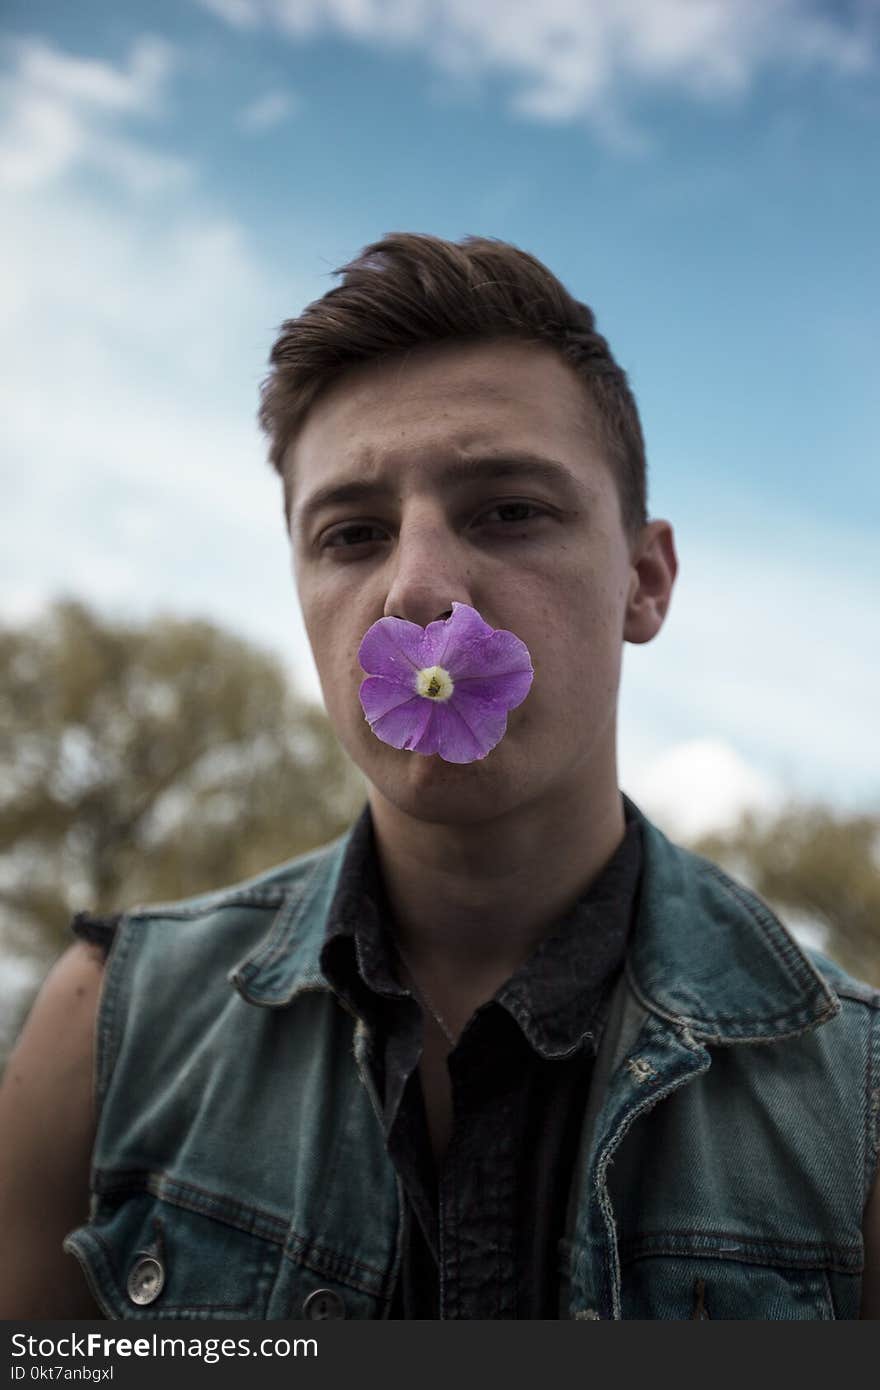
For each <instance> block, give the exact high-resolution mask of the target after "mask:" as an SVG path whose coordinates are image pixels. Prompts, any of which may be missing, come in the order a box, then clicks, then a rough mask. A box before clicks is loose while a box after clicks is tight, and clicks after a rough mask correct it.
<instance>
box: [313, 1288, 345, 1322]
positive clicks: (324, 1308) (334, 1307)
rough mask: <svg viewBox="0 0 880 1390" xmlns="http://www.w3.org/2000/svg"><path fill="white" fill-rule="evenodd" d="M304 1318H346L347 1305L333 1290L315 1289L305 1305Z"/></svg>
mask: <svg viewBox="0 0 880 1390" xmlns="http://www.w3.org/2000/svg"><path fill="white" fill-rule="evenodd" d="M303 1316H304V1317H307V1318H344V1317H345V1304H344V1303H343V1301H342V1299H341V1298H340V1297H339V1294H338V1293H334V1292H333V1290H332V1289H315V1292H314V1293H310V1294H309V1296H308V1298H307V1299H306V1301H305V1303H304V1304H303Z"/></svg>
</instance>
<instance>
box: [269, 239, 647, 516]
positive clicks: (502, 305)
mask: <svg viewBox="0 0 880 1390" xmlns="http://www.w3.org/2000/svg"><path fill="white" fill-rule="evenodd" d="M336 274H337V275H341V276H342V282H341V284H339V285H338V286H337V287H336V288H335V289H332V290H330V291H329V292H328V293H327V294H325V295H323V296H322V298H320V299H317V300H315V302H314V303H313V304H310V305H308V307H307V308H306V309H304V310H303V312H302V314H301V315H300V316H299V318H296V319H288V320H287V321H286V322H285V323H283V324H282V326H281V332H280V333H279V335H278V338H277V339H276V341H275V344H274V346H273V348H272V352H271V355H270V358H269V361H270V364H271V368H272V370H271V372H270V373H269V375H268V376H267V377H266V379H265V381H264V382H263V386H262V392H261V403H260V411H259V421H260V425H261V426H262V428H263V429H264V430H265V432H266V433H267V435H268V436H269V440H270V448H269V459H270V462H271V463H272V465H273V467H274V468H275V469H276V470H277V471H278V472H279V473H280V474H281V476H282V478H283V479H284V497H285V511H286V513H287V514H288V515H289V508H290V487H291V478H290V470H289V468H287V467H285V457H289V455H288V449H289V446H290V444H291V443H292V442H293V440H294V439H295V438H296V435H297V433H298V431H299V429H300V427H301V425H302V422H303V420H304V419H305V416H306V414H307V412H308V411H309V409H310V407H311V406H312V404H313V403H314V402H315V401H316V400H317V398H318V397H319V396H320V394H321V393H322V392H323V391H325V390H326V389H327V388H328V387H330V386H331V385H332V384H333V382H334V381H336V380H338V378H339V377H340V376H341V375H342V373H343V372H345V371H347V370H348V369H349V368H351V367H354V366H357V365H360V364H362V363H366V362H375V361H381V360H387V359H389V358H392V357H399V356H402V355H404V354H405V353H408V352H411V351H412V350H413V349H415V348H419V347H425V346H436V345H438V344H441V343H455V342H457V343H473V342H489V341H492V340H493V339H498V338H517V339H521V340H522V341H524V342H533V343H541V344H545V345H547V346H549V347H552V348H554V349H555V350H556V351H557V352H558V353H559V354H560V356H561V357H562V358H563V359H564V360H565V361H566V362H568V363H569V364H570V366H571V367H572V368H573V369H574V371H575V373H576V374H577V376H578V377H580V379H581V381H582V382H583V386H584V399H585V402H586V408H587V410H588V411H589V414H590V417H591V419H590V423H591V424H594V425H597V426H598V429H599V431H600V433H601V436H602V442H603V445H604V453H605V457H606V459H607V462H608V464H609V466H610V468H611V469H612V472H613V474H614V478H615V481H616V484H617V489H618V494H619V497H620V509H621V515H622V517H623V522H624V526H625V528H626V530H627V532H628V533H630V534H632V533H633V532H635V531H636V530H637V529H638V528H639V527H640V526H642V525H643V524H644V522H645V520H646V515H647V510H646V508H647V499H646V490H647V489H646V466H645V446H644V440H643V437H642V429H641V424H640V422H639V414H638V410H637V408H636V403H635V400H634V398H633V395H632V392H631V391H630V389H629V385H628V383H627V379H626V373H625V372H624V371H623V370H622V369H621V368H620V367H619V366H618V365H617V363H616V362H615V360H614V358H613V356H612V355H611V351H610V349H609V347H608V344H607V342H606V341H605V339H604V338H603V337H602V336H601V334H599V333H597V332H596V325H595V318H594V315H593V312H592V310H591V309H589V308H588V307H587V305H586V304H582V303H580V302H579V301H578V300H577V299H574V298H573V297H572V296H571V295H570V294H569V293H568V291H567V290H566V288H565V286H564V285H562V284H561V283H560V281H559V280H557V278H556V276H555V275H553V274H552V273H551V272H550V271H549V270H548V269H547V267H546V266H544V265H542V264H541V262H540V261H538V260H536V259H535V257H534V256H530V255H529V254H528V253H527V252H525V251H520V250H519V249H518V248H517V247H515V246H511V245H510V244H509V243H507V242H503V241H496V240H492V239H489V238H487V237H465V238H464V239H463V241H461V242H453V241H443V240H441V238H440V237H433V236H425V235H420V234H417V233H413V232H401V233H395V234H392V235H390V236H388V237H386V238H385V239H384V240H383V241H378V242H375V243H374V244H373V245H372V246H367V247H366V248H365V249H364V250H363V251H362V252H361V254H360V255H359V256H358V257H356V258H355V260H353V261H351V262H350V263H349V264H348V265H346V266H343V267H342V268H341V269H340V270H338V271H337V272H336Z"/></svg>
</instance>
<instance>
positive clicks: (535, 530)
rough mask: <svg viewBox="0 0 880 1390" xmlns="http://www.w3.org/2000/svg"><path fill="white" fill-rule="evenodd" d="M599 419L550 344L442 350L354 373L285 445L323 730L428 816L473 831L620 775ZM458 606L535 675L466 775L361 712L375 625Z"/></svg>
mask: <svg viewBox="0 0 880 1390" xmlns="http://www.w3.org/2000/svg"><path fill="white" fill-rule="evenodd" d="M591 421H592V406H591V403H590V402H589V401H588V399H587V397H586V393H585V390H584V387H583V385H582V384H581V382H580V381H579V379H578V378H577V377H576V376H575V374H574V372H573V371H572V369H571V368H570V367H568V365H567V364H566V363H565V362H564V360H563V359H562V358H561V357H559V356H558V354H557V353H555V352H554V351H553V350H552V349H550V348H546V347H543V346H540V345H533V344H530V343H522V342H517V341H515V340H502V341H498V342H491V343H480V344H473V345H472V344H467V345H460V344H456V345H443V346H440V347H437V348H433V347H432V348H429V349H422V350H420V351H418V352H416V353H413V354H410V355H409V356H407V357H400V358H397V359H394V360H392V361H387V362H384V363H378V364H376V363H370V364H367V365H365V366H363V367H357V368H354V369H352V370H351V371H349V372H347V373H346V374H345V375H344V376H343V377H342V378H341V379H340V380H339V381H338V382H337V383H335V384H334V385H333V387H332V388H331V389H330V390H329V391H328V392H326V393H325V394H324V395H322V396H321V397H320V399H319V400H318V402H317V403H316V404H315V406H313V408H312V409H311V411H310V412H309V414H308V415H307V417H306V421H305V424H304V427H303V429H302V430H301V432H300V434H299V436H298V438H297V439H296V440H295V441H294V443H293V444H292V445H291V446H290V449H289V450H288V454H287V458H286V460H285V462H286V465H287V468H288V470H290V471H291V473H292V479H293V484H292V508H291V536H292V541H293V554H294V567H295V574H296V579H297V585H298V589H299V595H300V600H301V603H302V608H303V615H304V618H305V624H306V630H307V632H308V635H309V640H310V642H311V645H312V651H313V652H314V656H315V662H316V664H317V668H318V673H319V675H320V678H321V684H322V688H323V691H324V698H325V701H326V705H327V710H328V713H329V716H330V719H331V722H332V724H333V726H334V728H335V730H336V732H337V734H338V736H339V738H340V740H341V742H342V743H343V745H344V747H345V748H346V750H347V751H348V753H349V754H350V756H351V757H352V758H353V760H354V761H355V763H357V765H358V766H359V767H360V768H361V770H362V771H363V772H364V774H365V775H366V777H367V778H368V780H369V781H370V782H371V783H372V784H373V785H374V787H375V788H376V789H377V790H378V791H379V792H380V793H381V794H382V795H383V796H385V797H386V798H387V799H388V800H389V801H390V802H391V803H392V804H393V805H395V806H396V807H398V808H399V810H401V811H404V812H406V813H407V814H409V815H411V816H413V817H415V818H417V819H420V820H424V821H430V822H469V823H477V822H479V821H482V820H488V819H491V818H493V817H495V816H497V815H499V814H503V813H504V812H505V811H509V810H512V809H514V808H516V807H517V806H521V805H523V804H525V803H532V802H536V801H540V800H541V799H543V798H548V797H550V798H552V797H554V796H559V795H560V794H564V793H565V792H566V790H568V789H571V788H573V787H574V785H575V784H576V783H580V784H583V781H584V779H585V778H587V779H589V778H591V777H592V778H597V779H598V780H599V782H601V783H603V784H604V783H605V782H606V779H607V776H608V773H609V769H610V771H611V775H612V776H614V775H616V764H615V751H614V749H615V714H616V705H617V690H618V683H619V677H620V662H621V649H622V642H623V639H624V628H625V623H626V620H627V619H626V614H627V604H628V599H629V598H630V597H631V595H632V592H633V588H634V585H635V571H634V569H633V567H632V564H631V547H630V544H629V542H628V538H627V536H626V535H625V533H624V529H623V525H622V522H621V513H620V504H619V501H618V494H617V488H616V484H615V481H614V478H613V476H612V473H611V471H610V468H609V466H608V464H607V463H606V461H605V458H604V456H603V448H602V445H601V443H600V442H599V432H598V429H597V428H593V427H592V426H591ZM454 600H457V601H458V602H460V603H467V604H470V605H471V606H472V607H474V608H476V609H477V610H478V612H479V613H480V614H481V615H482V617H483V618H484V619H485V620H486V622H488V623H490V624H491V625H492V626H493V627H496V628H508V629H509V630H510V631H512V632H514V633H516V635H517V636H518V637H520V638H522V640H523V641H524V642H525V643H526V645H527V647H528V649H529V652H530V653H531V657H532V664H533V666H534V670H535V676H534V681H533V683H532V688H531V691H530V693H529V695H528V696H527V698H526V700H525V702H524V703H523V704H522V705H520V706H519V708H517V709H515V710H513V711H512V712H511V714H510V715H509V717H508V726H507V733H506V735H505V737H504V738H503V739H502V740H501V742H500V744H498V746H497V747H496V748H495V749H493V751H492V752H491V753H489V754H488V756H487V757H486V758H484V759H482V760H480V761H477V762H473V763H468V764H464V765H457V764H451V763H446V762H443V761H442V760H441V759H440V758H439V757H437V756H434V757H424V756H422V755H421V754H418V753H411V752H406V751H402V750H399V749H395V748H391V747H389V746H388V745H387V744H385V743H382V742H381V741H380V740H379V739H378V738H377V737H376V736H375V735H374V734H373V733H372V732H371V730H370V727H369V725H368V724H367V722H366V720H365V718H364V715H363V711H362V709H361V706H360V702H359V700H358V688H359V686H360V683H361V681H362V680H363V672H362V670H361V668H360V666H359V664H358V659H357V651H358V647H359V645H360V641H361V638H362V637H363V635H364V633H365V632H366V630H367V628H368V627H369V626H370V625H371V624H372V623H374V622H375V621H376V620H377V619H378V618H381V617H385V616H392V615H393V616H396V617H400V618H406V619H408V620H409V621H410V622H414V623H419V624H421V625H422V626H425V625H426V624H427V623H429V622H432V621H434V620H435V619H437V618H441V617H444V616H446V615H447V614H448V613H449V611H450V609H451V607H452V603H453V601H454ZM636 640H640V639H636Z"/></svg>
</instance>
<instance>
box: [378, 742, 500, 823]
mask: <svg viewBox="0 0 880 1390" xmlns="http://www.w3.org/2000/svg"><path fill="white" fill-rule="evenodd" d="M388 751H389V755H390V756H389V758H387V759H385V758H382V759H380V760H378V762H379V763H380V764H381V765H379V766H377V765H376V762H377V760H375V759H371V760H370V761H371V763H372V764H373V766H364V765H363V764H362V765H361V766H362V770H363V772H364V774H365V776H366V777H367V779H368V781H370V782H371V783H372V785H373V786H374V787H375V788H376V790H377V792H379V794H380V795H381V796H383V797H384V798H385V800H386V801H389V802H390V803H391V804H392V805H393V806H395V807H396V808H397V810H399V811H401V812H403V814H404V815H408V816H411V817H412V818H413V819H414V820H421V821H425V822H427V823H429V824H434V825H436V824H459V825H461V824H477V823H478V822H480V821H485V820H492V819H494V818H495V817H496V816H498V815H499V814H500V813H502V812H503V811H504V809H505V806H504V802H505V800H506V799H507V798H506V797H505V783H506V781H507V778H506V777H505V774H504V769H503V766H502V764H501V760H500V759H499V758H498V756H497V750H495V749H493V750H492V752H491V753H489V754H488V755H487V756H486V757H485V758H479V759H477V760H476V761H475V762H472V763H449V762H446V761H445V759H443V758H441V757H440V756H439V755H438V754H434V755H433V756H431V757H425V756H424V754H422V753H409V752H404V751H402V750H398V749H389V750H388ZM508 794H509V789H508Z"/></svg>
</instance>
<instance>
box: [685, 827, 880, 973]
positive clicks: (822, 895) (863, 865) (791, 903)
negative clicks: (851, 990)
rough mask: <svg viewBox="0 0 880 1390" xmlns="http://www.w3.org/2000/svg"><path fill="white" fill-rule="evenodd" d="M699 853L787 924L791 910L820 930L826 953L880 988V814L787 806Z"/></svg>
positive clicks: (713, 838) (708, 840) (717, 838)
mask: <svg viewBox="0 0 880 1390" xmlns="http://www.w3.org/2000/svg"><path fill="white" fill-rule="evenodd" d="M695 848H696V849H698V850H699V852H700V853H701V854H706V855H708V857H709V858H710V859H715V860H717V861H718V862H719V863H721V864H724V865H725V866H727V867H729V868H730V870H731V872H733V873H738V874H740V876H745V877H746V878H747V880H748V882H749V883H751V884H752V886H753V887H754V888H755V889H756V891H757V892H758V893H760V894H761V896H762V897H764V898H766V899H767V900H768V901H769V902H770V903H772V904H774V905H776V906H777V907H778V908H779V911H780V915H781V916H782V917H783V919H784V917H785V912H786V910H788V911H794V912H798V913H805V914H807V915H808V916H809V917H811V918H813V919H814V920H815V921H817V922H818V923H820V924H821V925H822V926H823V927H824V929H825V930H826V932H827V934H828V935H827V944H826V947H825V950H826V952H827V953H828V954H829V955H831V956H833V957H834V958H835V959H836V960H837V961H839V963H840V964H841V965H842V966H844V968H845V969H847V970H849V971H850V972H851V973H852V974H854V975H856V976H858V977H859V978H860V979H863V980H867V981H868V982H869V983H870V984H873V985H877V986H880V814H875V815H868V814H866V815H842V814H836V813H835V812H834V811H831V810H829V809H828V808H827V807H823V806H789V807H787V808H786V809H785V810H784V811H782V812H781V813H780V814H779V815H778V816H776V817H774V818H773V819H772V820H771V821H769V822H767V821H763V820H759V819H758V818H756V817H755V816H753V815H747V816H745V817H743V819H742V821H741V822H740V824H739V825H738V826H737V827H736V829H735V830H733V831H731V832H730V833H728V834H724V835H718V834H716V835H709V836H706V837H704V838H703V839H702V840H700V841H699V842H698V843H697V844H696V845H695Z"/></svg>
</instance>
